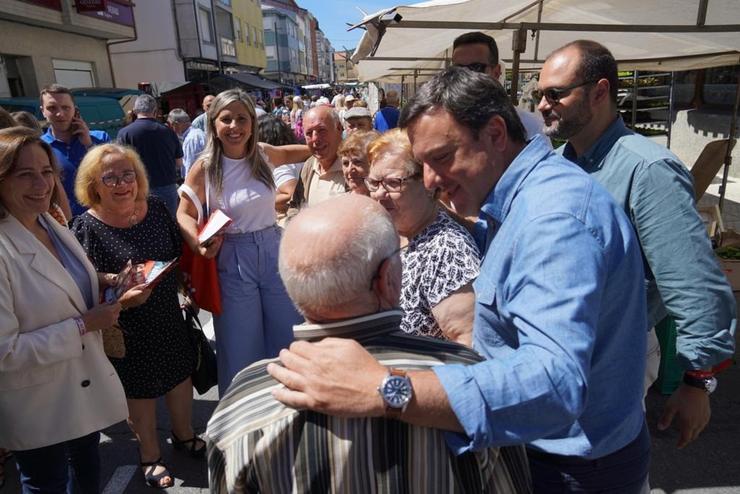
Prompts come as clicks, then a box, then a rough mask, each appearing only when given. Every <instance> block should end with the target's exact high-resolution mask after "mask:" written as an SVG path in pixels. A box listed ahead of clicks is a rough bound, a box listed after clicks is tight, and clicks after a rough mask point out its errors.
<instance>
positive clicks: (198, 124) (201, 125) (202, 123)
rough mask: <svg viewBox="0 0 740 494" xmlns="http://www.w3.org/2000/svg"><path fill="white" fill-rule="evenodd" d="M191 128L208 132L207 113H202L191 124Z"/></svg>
mask: <svg viewBox="0 0 740 494" xmlns="http://www.w3.org/2000/svg"><path fill="white" fill-rule="evenodd" d="M190 128H193V129H198V130H201V131H203V132H205V131H206V113H205V112H204V113H201V114H200V115H198V116H197V117H195V118H194V119H193V121H192V122H190Z"/></svg>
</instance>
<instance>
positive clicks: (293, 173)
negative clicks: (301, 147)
mask: <svg viewBox="0 0 740 494" xmlns="http://www.w3.org/2000/svg"><path fill="white" fill-rule="evenodd" d="M301 168H303V162H301V163H291V164H289V165H281V166H278V167H276V168H274V169H273V170H272V176H273V178H274V179H275V188H276V189H279V188H280V186H281V185H283V184H284V183H285V182H289V181H291V180H298V177H299V176H300V174H301Z"/></svg>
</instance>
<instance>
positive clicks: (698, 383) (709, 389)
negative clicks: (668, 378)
mask: <svg viewBox="0 0 740 494" xmlns="http://www.w3.org/2000/svg"><path fill="white" fill-rule="evenodd" d="M683 383H684V384H687V385H689V386H691V387H694V388H699V389H702V390H704V391H706V393H707V394H708V395H710V394H712V393H714V390H715V389H717V378H716V377H714V376H707V377H695V376H691V375H689V374H688V373H686V374H684V375H683Z"/></svg>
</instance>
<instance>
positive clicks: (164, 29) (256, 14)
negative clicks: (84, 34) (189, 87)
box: [110, 0, 266, 94]
mask: <svg viewBox="0 0 740 494" xmlns="http://www.w3.org/2000/svg"><path fill="white" fill-rule="evenodd" d="M135 11H136V15H137V19H140V24H139V27H138V33H137V34H138V36H137V39H136V40H134V41H131V42H127V43H117V44H115V45H112V46H111V49H110V51H111V59H112V61H113V68H114V73H115V75H116V82H117V83H118V84H119V86H121V87H131V88H135V87H137V85H138V84H139V83H141V82H148V83H149V84H150V85H151V88H152V91H153V92H154V93H155V94H158V93H162V92H165V91H168V90H169V89H172V88H173V87H177V86H180V85H182V84H184V83H185V82H186V81H193V80H195V81H207V80H209V79H210V78H211V77H212V76H215V75H217V74H219V73H227V74H228V73H235V72H255V73H256V72H257V71H259V70H261V69H263V68H264V67H265V66H266V60H265V52H264V34H263V31H262V10H261V8H260V5H259V2H258V1H257V0H146V1H139V2H137V3H136V6H135Z"/></svg>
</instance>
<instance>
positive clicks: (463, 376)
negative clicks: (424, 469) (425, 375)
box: [433, 364, 487, 455]
mask: <svg viewBox="0 0 740 494" xmlns="http://www.w3.org/2000/svg"><path fill="white" fill-rule="evenodd" d="M473 367H474V366H468V365H462V364H452V365H440V366H436V367H434V368H433V370H434V373H435V374H436V375H437V379H439V382H440V383H441V384H442V387H443V388H444V390H445V393H446V394H447V400H448V401H449V402H450V406H451V407H452V411H453V412H454V413H455V416H456V417H457V420H458V421H459V422H460V425H462V427H463V429H464V431H465V432H464V433H456V432H445V441H446V442H447V447H448V448H449V449H450V450H451V451H452V452H453V453H454V454H456V455H461V454H463V453H467V452H468V451H471V450H478V449H481V448H483V447H485V446H486V437H487V434H486V430H487V428H486V415H487V414H486V413H485V408H486V404H485V401H484V400H483V397H482V396H481V391H480V389H479V387H478V383H477V382H476V381H475V378H474V377H473V372H472V368H473Z"/></svg>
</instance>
